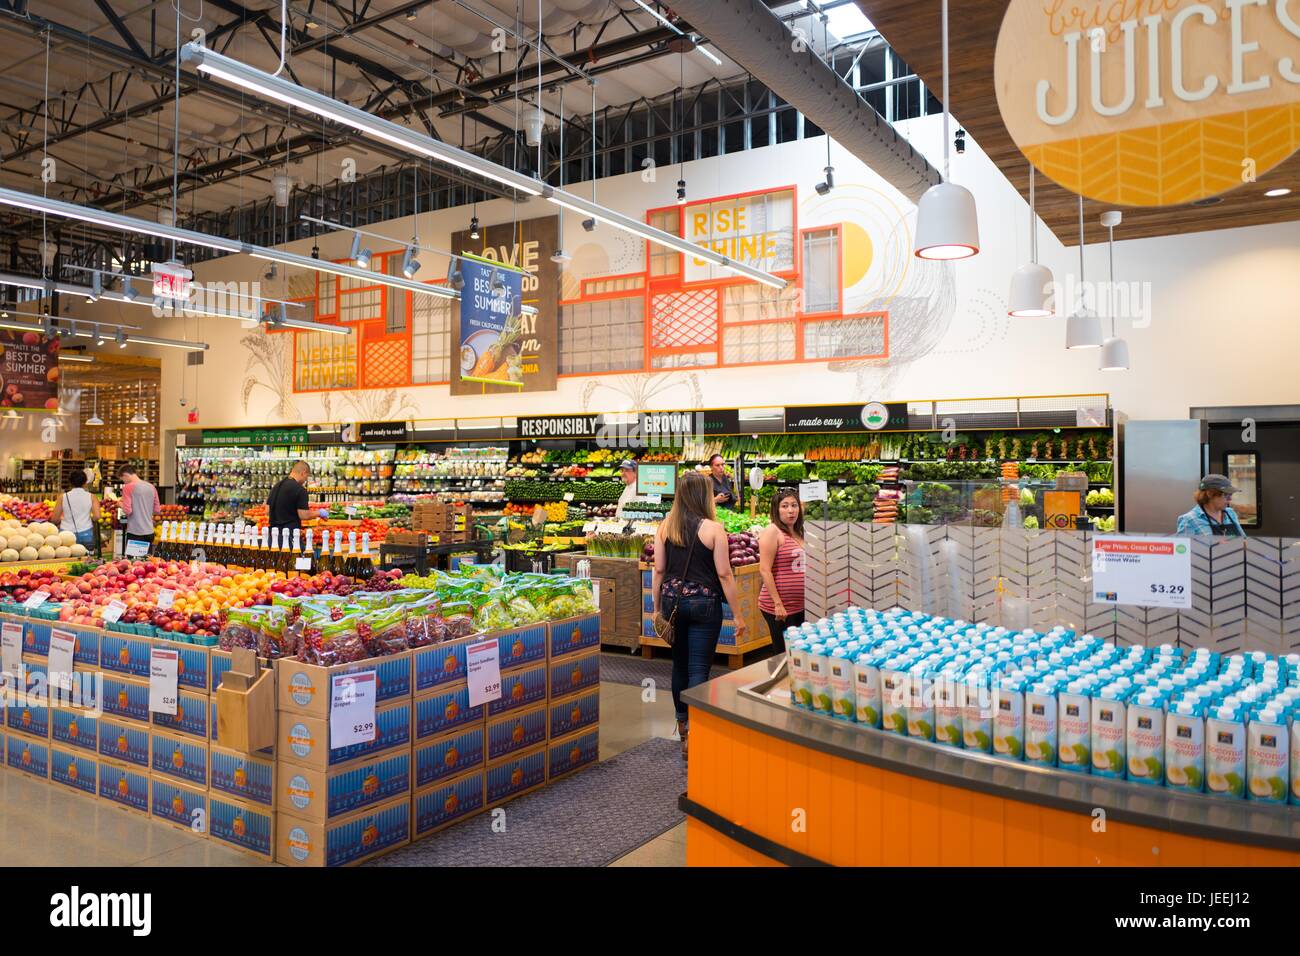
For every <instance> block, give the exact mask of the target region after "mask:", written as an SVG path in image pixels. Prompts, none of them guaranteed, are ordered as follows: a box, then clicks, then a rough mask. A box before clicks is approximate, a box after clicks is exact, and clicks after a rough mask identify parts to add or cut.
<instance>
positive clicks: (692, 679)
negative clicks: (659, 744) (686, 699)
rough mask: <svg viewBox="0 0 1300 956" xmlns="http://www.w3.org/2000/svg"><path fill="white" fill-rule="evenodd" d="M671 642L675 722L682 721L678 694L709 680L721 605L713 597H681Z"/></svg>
mask: <svg viewBox="0 0 1300 956" xmlns="http://www.w3.org/2000/svg"><path fill="white" fill-rule="evenodd" d="M676 625H677V626H676V628H675V629H674V631H675V634H676V637H675V638H674V639H673V705H674V706H675V707H676V708H677V719H678V720H683V721H684V720H686V716H687V714H686V705H685V704H684V703H682V691H684V690H687V689H689V688H691V687H694V686H695V685H696V684H703V683H704V682H705V681H707V680H708V679H709V669H710V668H711V667H713V655H714V654H715V653H716V652H717V649H718V635H719V634H721V633H722V602H721V601H720V600H718V599H717V598H710V597H705V596H703V595H696V596H694V597H684V598H682V599H681V600H680V601H679V603H678V605H677V621H676Z"/></svg>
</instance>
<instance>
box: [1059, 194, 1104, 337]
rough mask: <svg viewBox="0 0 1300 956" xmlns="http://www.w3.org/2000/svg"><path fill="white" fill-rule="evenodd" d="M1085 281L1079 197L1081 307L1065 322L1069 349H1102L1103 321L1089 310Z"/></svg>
mask: <svg viewBox="0 0 1300 956" xmlns="http://www.w3.org/2000/svg"><path fill="white" fill-rule="evenodd" d="M1086 288H1087V285H1086V284H1085V283H1084V279H1083V196H1082V195H1081V196H1079V306H1078V308H1076V309H1075V310H1074V311H1073V312H1071V313H1070V317H1069V318H1068V319H1066V320H1065V347H1066V348H1067V349H1099V348H1101V319H1099V318H1097V313H1096V312H1093V311H1092V310H1091V309H1089V308H1088V303H1087V295H1086V293H1085V289H1086Z"/></svg>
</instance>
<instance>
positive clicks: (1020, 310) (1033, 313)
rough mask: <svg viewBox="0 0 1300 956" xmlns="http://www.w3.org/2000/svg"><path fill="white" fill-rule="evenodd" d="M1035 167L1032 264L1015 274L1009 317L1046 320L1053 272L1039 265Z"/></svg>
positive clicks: (1051, 311) (1049, 312) (1031, 183)
mask: <svg viewBox="0 0 1300 956" xmlns="http://www.w3.org/2000/svg"><path fill="white" fill-rule="evenodd" d="M1035 206H1036V203H1035V196H1034V164H1033V163H1030V164H1029V261H1028V262H1026V263H1025V264H1024V265H1023V266H1021V267H1020V268H1019V269H1017V270H1016V271H1015V272H1013V273H1011V295H1010V296H1008V297H1007V315H1013V316H1017V317H1024V318H1044V317H1045V316H1049V315H1054V314H1055V310H1054V309H1053V308H1052V304H1051V303H1052V270H1051V269H1049V268H1047V267H1046V266H1042V265H1039V264H1038V215H1037V213H1036V212H1035V211H1034V210H1035Z"/></svg>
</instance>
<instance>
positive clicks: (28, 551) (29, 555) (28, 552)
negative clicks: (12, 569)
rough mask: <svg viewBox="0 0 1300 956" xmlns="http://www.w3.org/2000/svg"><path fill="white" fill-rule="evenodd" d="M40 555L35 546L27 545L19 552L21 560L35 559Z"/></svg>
mask: <svg viewBox="0 0 1300 956" xmlns="http://www.w3.org/2000/svg"><path fill="white" fill-rule="evenodd" d="M39 557H40V555H39V554H37V552H36V549H35V548H33V547H26V548H23V549H22V550H21V551H19V552H18V560H19V561H35V560H36V559H37V558H39Z"/></svg>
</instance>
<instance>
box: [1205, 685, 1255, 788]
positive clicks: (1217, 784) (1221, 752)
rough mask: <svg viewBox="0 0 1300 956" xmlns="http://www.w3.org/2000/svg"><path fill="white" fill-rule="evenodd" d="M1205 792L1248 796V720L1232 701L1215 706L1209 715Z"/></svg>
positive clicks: (1206, 719) (1206, 733) (1207, 719)
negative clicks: (1246, 720)
mask: <svg viewBox="0 0 1300 956" xmlns="http://www.w3.org/2000/svg"><path fill="white" fill-rule="evenodd" d="M1205 792H1206V793H1208V794H1209V795H1210V796H1212V797H1231V798H1234V799H1237V800H1241V799H1243V798H1245V796H1246V722H1245V720H1243V719H1242V714H1241V711H1240V710H1238V709H1237V707H1235V706H1234V705H1232V704H1226V703H1225V704H1220V705H1219V706H1218V707H1215V708H1212V709H1211V710H1210V712H1209V714H1208V715H1207V716H1206V718H1205Z"/></svg>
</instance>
